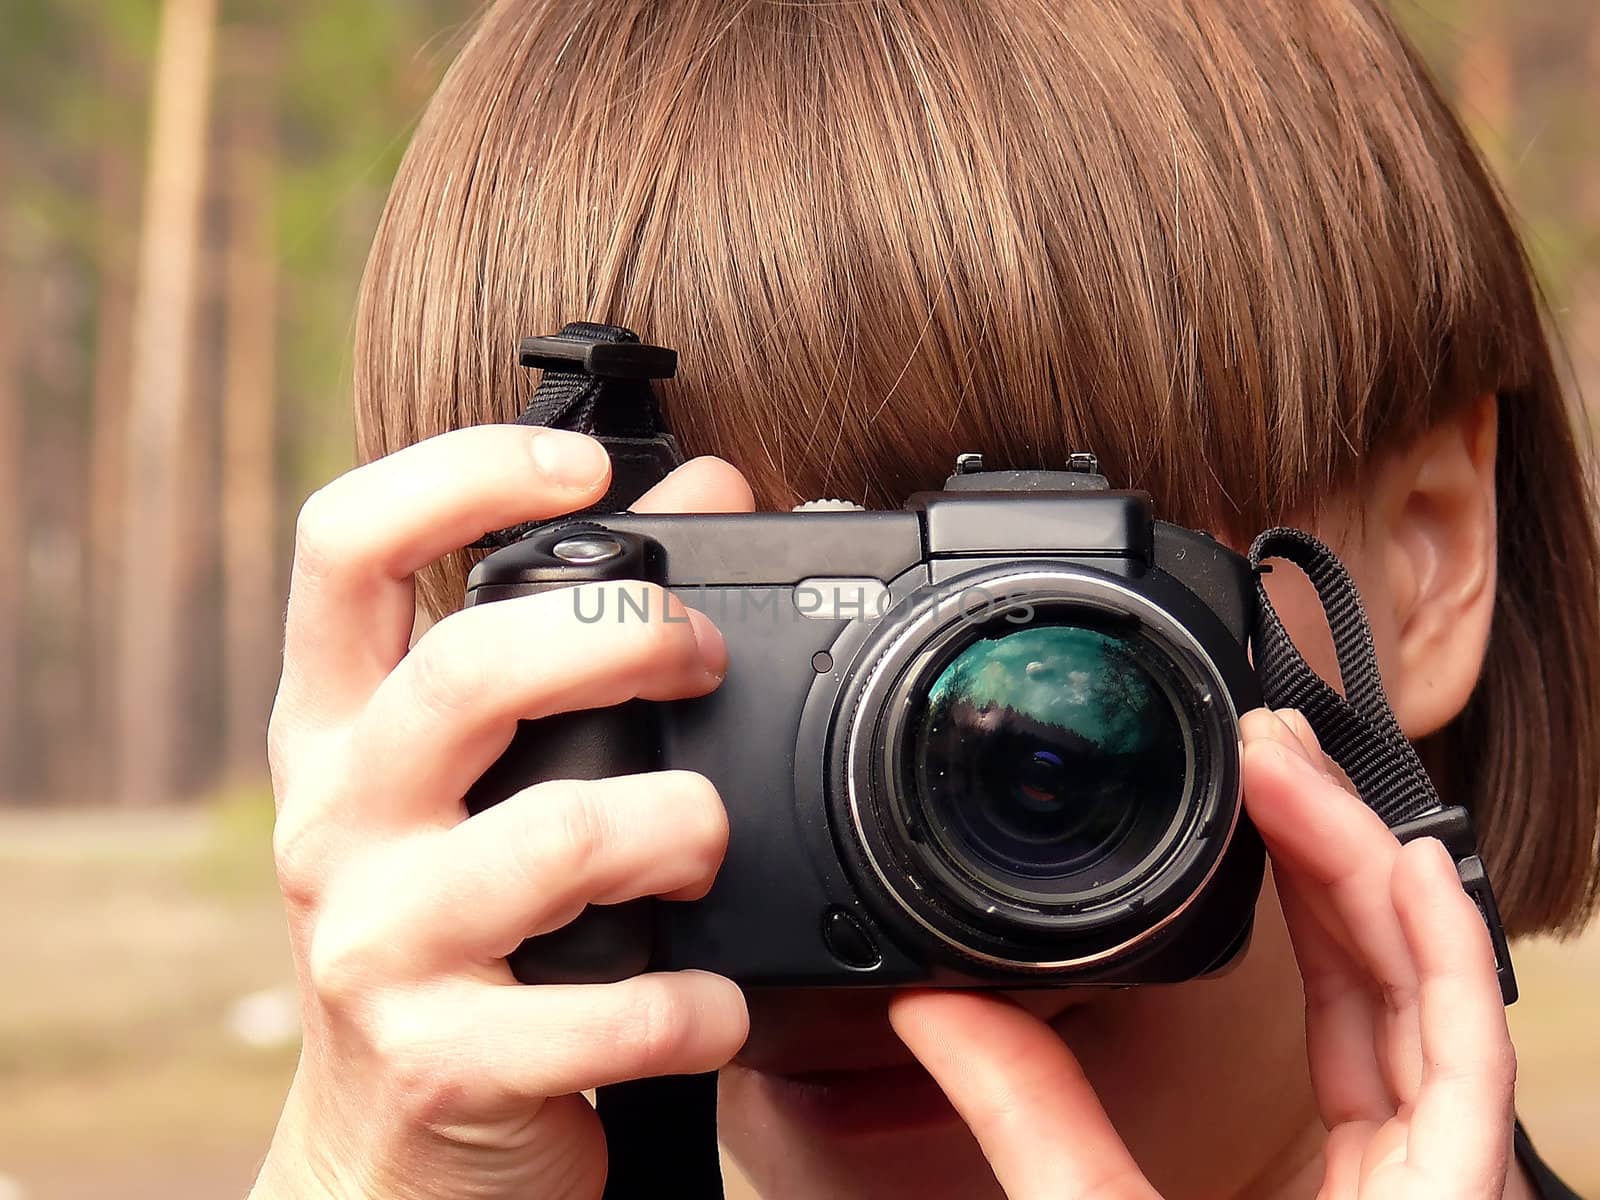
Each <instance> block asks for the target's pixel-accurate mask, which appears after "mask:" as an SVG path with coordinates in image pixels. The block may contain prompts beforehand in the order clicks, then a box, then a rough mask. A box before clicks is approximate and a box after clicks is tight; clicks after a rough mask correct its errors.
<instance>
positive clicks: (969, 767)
mask: <svg viewBox="0 0 1600 1200" xmlns="http://www.w3.org/2000/svg"><path fill="white" fill-rule="evenodd" d="M980 601H981V603H979V602H980ZM1210 620H1212V618H1211V617H1210V614H1209V611H1208V610H1203V609H1201V608H1200V607H1199V606H1198V602H1197V601H1195V600H1194V598H1193V597H1192V596H1190V595H1188V593H1186V592H1183V591H1182V590H1181V589H1179V588H1177V587H1175V586H1171V587H1169V586H1167V585H1166V584H1165V583H1164V582H1163V581H1162V580H1160V579H1159V578H1147V579H1143V580H1139V581H1137V585H1135V583H1134V582H1132V581H1129V580H1125V579H1122V578H1118V577H1116V576H1113V575H1111V574H1110V573H1109V572H1101V571H1098V570H1096V569H1094V568H1093V567H1085V566H1080V565H1077V564H1058V563H1043V564H1039V565H1037V566H1029V567H1019V566H1018V565H1016V564H997V565H996V566H994V567H992V568H986V569H980V570H976V571H971V572H968V573H965V574H960V575H954V576H952V577H951V578H949V579H947V580H944V581H942V582H941V584H940V586H938V587H937V588H936V589H930V590H929V592H927V593H924V594H923V595H922V596H921V597H919V598H918V601H917V602H916V604H915V607H908V609H907V610H906V612H905V614H904V616H903V617H902V619H901V620H900V621H899V622H897V623H894V624H887V623H885V624H882V625H880V627H879V628H878V630H877V631H875V634H876V636H875V638H874V639H873V640H871V641H868V642H867V643H866V644H865V645H864V646H863V648H862V650H861V651H860V652H859V654H860V658H859V660H858V661H860V662H862V663H864V664H869V665H868V666H867V668H866V669H864V670H858V671H856V672H854V673H853V682H852V684H851V686H850V687H849V688H848V690H847V691H846V692H845V693H844V695H843V697H842V698H841V701H840V705H839V707H838V708H837V709H836V710H835V713H836V717H835V719H837V716H838V715H846V716H847V717H848V725H847V726H845V727H844V729H843V731H842V732H843V733H844V736H843V737H840V738H838V739H836V740H835V741H834V743H833V745H834V747H835V749H834V752H833V753H834V755H835V757H833V758H832V759H831V764H832V765H831V767H830V771H833V772H837V774H834V775H833V776H832V778H833V779H834V780H835V781H836V782H835V783H834V784H833V785H832V789H831V791H830V798H831V799H832V801H833V802H834V803H835V804H836V805H837V806H838V807H837V808H836V810H835V811H836V814H837V817H838V820H839V822H840V823H839V825H838V826H836V828H837V829H839V830H840V831H841V832H842V833H843V834H844V835H845V836H844V837H842V838H840V840H839V841H838V845H839V847H840V849H841V851H842V852H843V853H844V854H845V855H846V861H847V864H848V865H850V866H851V867H852V869H857V870H859V872H860V873H858V874H857V875H856V879H857V880H858V881H859V884H860V886H861V887H862V888H863V890H864V892H865V893H866V894H868V895H869V896H872V897H876V898H877V899H878V900H882V901H886V902H887V904H886V907H885V908H883V909H882V913H883V919H885V920H886V921H887V922H888V923H890V924H891V925H896V926H897V927H898V929H899V931H900V933H901V935H902V936H905V937H908V938H909V939H911V942H912V944H919V945H924V946H926V947H927V950H926V951H925V952H927V953H931V954H934V955H939V956H948V958H947V961H951V962H954V963H957V964H961V965H962V966H963V968H966V967H970V966H971V965H972V964H974V963H977V964H983V965H984V966H985V969H986V968H987V967H988V966H994V965H998V966H1001V967H1004V968H1005V969H1008V970H1009V969H1013V968H1017V967H1021V968H1024V969H1027V970H1034V969H1040V970H1057V969H1065V968H1067V967H1069V966H1070V967H1073V968H1077V967H1081V966H1084V965H1085V964H1087V963H1090V962H1100V961H1107V960H1109V959H1111V958H1113V957H1115V956H1117V955H1120V954H1122V953H1124V952H1126V953H1129V954H1132V953H1134V950H1133V947H1135V946H1138V945H1141V944H1143V943H1144V942H1145V940H1146V939H1147V938H1149V937H1150V936H1152V935H1153V934H1154V933H1155V932H1156V931H1157V930H1159V929H1163V928H1165V927H1167V926H1168V925H1169V924H1170V923H1171V922H1172V921H1173V920H1175V919H1176V918H1177V917H1178V915H1179V914H1180V913H1182V912H1183V911H1185V910H1186V909H1188V907H1189V906H1190V904H1191V902H1192V901H1194V900H1195V899H1196V898H1197V897H1198V896H1199V895H1200V893H1201V892H1202V891H1203V890H1204V889H1205V888H1206V887H1207V886H1208V884H1209V881H1210V880H1211V878H1212V877H1213V875H1214V874H1215V873H1216V871H1217V870H1218V869H1219V868H1220V865H1221V863H1222V859H1223V856H1224V854H1225V852H1226V850H1227V848H1228V847H1229V846H1230V845H1231V844H1232V842H1233V838H1234V832H1235V829H1236V828H1237V826H1238V822H1239V818H1240V814H1241V812H1242V804H1241V796H1240V792H1239V773H1238V717H1237V715H1236V710H1235V708H1234V704H1233V699H1232V693H1231V691H1230V686H1231V685H1232V684H1234V683H1235V682H1237V683H1238V684H1239V685H1240V686H1241V687H1243V688H1245V689H1248V686H1249V683H1250V680H1249V676H1248V672H1249V664H1248V660H1244V659H1243V655H1242V652H1240V653H1237V654H1236V656H1234V657H1230V654H1233V653H1234V643H1232V642H1231V641H1229V640H1228V636H1229V635H1228V634H1227V632H1226V631H1225V630H1221V629H1219V628H1218V627H1216V626H1213V625H1211V624H1208V622H1209V621H1210ZM1214 652H1216V653H1217V654H1219V656H1220V660H1221V662H1222V663H1223V664H1225V666H1224V667H1220V668H1219V666H1218V659H1217V658H1214V657H1213V653H1214ZM1241 661H1242V665H1239V664H1240V662H1241ZM1225 671H1226V673H1224V672H1225ZM902 922H905V923H902ZM925 937H931V939H932V941H931V942H925V943H924V942H922V941H921V939H923V938H925Z"/></svg>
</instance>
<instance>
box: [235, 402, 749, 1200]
mask: <svg viewBox="0 0 1600 1200" xmlns="http://www.w3.org/2000/svg"><path fill="white" fill-rule="evenodd" d="M608 477H609V467H608V464H607V463H606V460H605V453H604V451H603V450H602V449H601V447H600V446H599V444H598V443H597V442H595V441H593V440H592V439H590V438H586V437H583V436H582V435H579V434H574V433H567V432H559V431H553V430H547V429H530V428H523V427H520V426H503V425H501V426H481V427H475V428H469V429H462V430H458V431H455V432H452V433H447V434H444V435H442V436H439V437H436V438H432V439H430V440H428V441H425V442H421V443H418V444H417V445H414V446H411V447H408V448H407V449H404V450H402V451H400V452H399V453H397V454H394V455H392V456H390V457H389V458H386V459H382V460H379V461H377V462H374V463H372V464H370V465H368V466H365V467H362V468H360V469H358V470H355V471H352V472H351V473H349V474H348V475H345V476H344V477H342V478H340V479H338V480H336V481H335V482H333V483H332V484H330V485H328V486H327V487H326V488H324V489H323V490H322V491H320V492H318V493H317V494H316V495H315V496H313V497H312V498H311V500H310V501H309V502H308V503H307V504H306V506H305V508H304V510H303V511H302V514H301V519H300V526H299V530H298V536H297V545H296V553H295V568H294V578H293V582H292V586H291V594H290V601H289V615H288V627H287V633H286V641H285V650H284V670H283V680H282V683H281V685H280V688H279V692H278V698H277V703H276V705H275V707H274V710H273V715H272V723H271V728H270V732H269V751H270V757H271V765H272V776H273V783H274V790H275V793H276V796H277V804H278V818H277V828H276V833H275V838H274V845H275V853H276V858H277V864H278V872H279V879H280V885H281V887H282V890H283V894H284V898H285V901H286V903H287V906H288V910H289V922H290V934H291V943H292V949H293V953H294V958H295V964H296V969H297V972H298V975H299V981H300V991H301V1009H302V1020H303V1025H304V1049H303V1051H302V1054H301V1059H300V1065H299V1069H298V1071H297V1073H296V1076H295V1080H294V1085H293V1087H292V1089H291V1092H290V1095H289V1099H288V1102H287V1105H286V1107H285V1110H284V1114H283V1117H282V1119H281V1120H280V1123H279V1126H278V1130H277V1133H276V1135H275V1137H274V1141H273V1147H272V1150H271V1152H270V1154H269V1155H268V1158H267V1161H266V1164H265V1166H264V1167H263V1169H262V1172H261V1176H260V1179H259V1181H258V1183H257V1185H256V1188H255V1191H254V1193H253V1196H254V1200H288V1198H289V1197H304V1196H309V1195H317V1196H329V1197H334V1198H336V1200H357V1198H361V1200H366V1198H376V1197H384V1198H385V1200H405V1198H410V1197H421V1196H423V1195H424V1194H425V1195H426V1196H427V1197H429V1200H437V1198H440V1197H451V1196H460V1197H466V1196H471V1197H475V1198H478V1200H492V1198H494V1197H507V1198H510V1197H521V1196H526V1195H532V1194H537V1195H540V1196H545V1197H553V1198H560V1197H580V1196H581V1197H593V1196H597V1195H599V1193H600V1190H601V1187H602V1185H603V1181H604V1177H605V1169H606V1164H605V1143H604V1138H603V1135H602V1133H601V1130H600V1126H599V1122H598V1120H597V1118H596V1116H595V1114H594V1112H593V1110H592V1109H591V1108H590V1106H589V1104H588V1102H587V1101H586V1100H585V1099H584V1097H583V1096H582V1095H581V1094H580V1093H581V1092H583V1091H584V1090H586V1089H589V1088H594V1087H598V1086H602V1085H605V1084H609V1083H612V1082H616V1081H620V1080H625V1079H633V1078H640V1077H645V1076H654V1075H666V1074H680V1073H692V1072H700V1071H708V1070H714V1069H716V1068H718V1067H720V1066H721V1065H723V1064H724V1063H725V1062H727V1061H728V1060H729V1059H730V1058H731V1057H732V1056H733V1054H734V1053H735V1052H736V1051H737V1050H738V1048H739V1047H740V1045H741V1044H742V1043H743V1041H744V1038H745V1035H746V1032H747V1029H748V1017H747V1014H746V1011H745V1005H744V999H743V996H742V995H741V994H740V992H739V989H738V988H737V987H735V986H734V984H732V983H731V982H729V981H728V980H726V979H724V978H722V977H720V976H717V975H711V974H706V973H703V972H697V971H684V972H677V973H671V974H650V975H642V976H639V977H636V978H632V979H627V980H624V981H622V982H619V983H612V984H601V985H583V986H579V985H573V986H543V987H525V986H522V985H520V984H518V983H516V982H515V980H514V979H513V978H512V975H511V972H510V970H509V968H508V967H507V966H506V964H505V962H504V961H503V960H504V956H505V955H506V954H507V953H509V952H510V951H511V950H512V949H514V948H515V947H516V946H517V945H518V943H519V942H521V941H522V940H523V939H524V938H526V937H529V936H531V935H535V934H539V933H544V932H548V931H550V930H552V929H555V928H558V927H560V926H562V925H564V924H565V923H567V922H568V921H570V920H572V918H574V917H575V916H576V915H577V914H578V913H579V912H580V911H581V910H582V909H583V907H584V906H585V905H587V904H591V903H593V904H613V903H618V902H621V901H624V900H629V899H634V898H637V897H641V896H648V895H657V896H663V897H666V898H668V899H693V898H697V897H699V896H701V895H703V894H704V893H705V892H706V890H707V889H708V888H709V887H710V885H711V882H712V879H713V877H714V876H715V874H716V871H717V869H718V867H719V865H720V863H721V861H722V857H723V853H724V850H725V848H726V843H727V829H728V826H727V817H726V814H725V813H724V811H723V807H722V803H721V801H720V799H719V798H718V796H717V794H716V791H715V789H714V788H713V787H712V785H711V784H710V782H709V781H708V780H706V779H705V778H704V777H702V776H699V775H695V774H692V773H689V772H684V771H662V772H656V773H652V774H645V775H634V776H627V777H622V778H615V779H606V780H600V781H595V782H584V783H578V782H569V781H554V782H548V783H541V784H538V785H536V786H534V787H530V788H528V789H526V790H525V791H524V792H522V793H520V794H519V795H517V796H514V797H512V799H511V800H509V801H508V802H506V803H503V804H500V805H497V806H495V807H494V808H492V809H490V810H489V811H486V812H484V813H482V814H480V815H478V816H475V817H472V818H471V819H464V818H465V811H464V809H463V806H462V796H463V794H464V793H465V792H466V791H467V789H468V788H469V787H470V786H471V784H472V783H473V781H474V780H475V779H477V777H478V776H479V775H480V774H481V773H482V772H483V770H484V769H485V768H486V767H488V766H489V765H490V764H491V763H492V762H494V760H495V759H496V757H497V756H498V755H499V754H500V753H501V751H502V750H504V748H505V746H506V744H507V743H508V741H509V740H510V738H511V735H512V733H513V731H514V729H515V728H516V723H517V721H518V720H519V719H527V718H535V717H539V716H545V715H550V714H553V713H560V712H570V711H574V710H578V709H585V708H598V707H603V706H607V705H612V704H617V703H620V702H622V701H624V700H628V699H631V698H641V699H649V700H673V699H683V698H688V697H692V696H697V695H702V694H704V693H706V692H709V691H711V690H712V689H714V688H715V687H716V686H717V685H718V683H719V682H720V681H721V679H722V676H723V673H724V672H725V670H726V665H727V652H726V648H725V646H724V644H723V641H722V637H721V635H720V634H719V633H718V632H717V630H716V629H715V627H714V626H713V625H712V624H711V622H710V621H709V620H708V619H707V618H706V617H705V616H703V615H702V614H700V613H696V612H693V611H692V610H687V615H688V620H687V621H685V620H681V619H679V620H666V621H649V622H628V623H625V624H608V625H605V626H603V627H602V626H596V625H585V624H583V623H581V622H580V621H578V620H577V618H576V616H575V615H574V606H573V604H572V601H571V598H570V596H568V595H566V594H565V593H563V592H557V593H546V594H543V595H535V596H526V597H521V598H518V599H514V600H509V601H505V602H502V603H497V604H489V605H484V606H482V607H478V608H474V609H469V610H466V611H462V612H459V613H455V614H453V615H451V616H449V617H446V618H445V619H444V620H442V621H440V622H439V623H438V624H436V625H434V626H433V627H432V628H431V629H429V630H427V631H426V632H425V633H424V634H422V636H421V637H420V638H418V639H417V640H416V643H415V645H411V639H412V629H413V620H414V592H413V586H412V573H413V572H415V571H417V570H419V569H421V568H422V567H423V566H425V565H427V564H429V563H431V562H433V561H435V560H436V559H438V558H440V557H442V556H443V555H445V554H446V553H448V552H450V551H452V550H454V549H456V548H458V547H460V546H463V545H466V544H468V543H470V542H472V541H473V540H474V539H476V538H477V537H479V536H480V535H482V534H483V533H485V532H486V531H488V530H492V529H498V528H502V527H505V526H508V525H512V524H515V523H517V522H521V521H527V520H539V519H544V518H549V517H554V516H559V515H561V514H564V513H567V512H572V511H576V510H579V509H582V508H584V507H585V506H587V505H589V504H592V503H594V502H596V501H597V500H598V499H599V498H600V497H601V495H603V494H604V491H605V487H606V482H607V479H608ZM636 507H637V508H639V509H641V510H644V509H651V510H654V511H706V512H715V511H743V510H748V509H749V508H750V507H751V499H750V491H749V488H748V486H747V485H746V484H745V482H744V480H743V479H742V477H740V476H739V474H738V472H737V471H735V470H734V469H733V468H732V467H730V466H728V465H727V464H726V463H722V462H720V461H718V460H714V459H699V460H696V461H694V462H692V463H689V464H688V465H686V466H685V467H683V468H681V469H680V470H679V471H677V472H676V473H674V474H673V475H672V476H671V477H670V478H669V479H667V480H666V481H664V482H663V483H662V484H660V485H659V486H658V487H657V488H655V489H654V490H653V491H652V492H651V493H650V494H649V495H648V496H646V497H645V498H644V499H643V500H642V501H641V502H640V503H639V505H637V506H636ZM583 586H585V587H587V588H592V589H600V588H606V589H620V588H626V589H628V590H630V591H643V590H653V591H659V590H660V589H658V588H655V587H654V585H649V584H642V583H625V584H587V585H583ZM658 599H659V598H658ZM673 604H674V607H675V608H676V613H675V615H676V616H678V617H680V618H681V617H682V616H683V615H684V614H685V611H686V610H683V609H682V607H681V606H678V605H676V602H675V601H674V602H673Z"/></svg>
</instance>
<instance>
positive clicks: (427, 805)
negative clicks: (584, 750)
mask: <svg viewBox="0 0 1600 1200" xmlns="http://www.w3.org/2000/svg"><path fill="white" fill-rule="evenodd" d="M726 670H727V647H726V645H725V643H724V642H723V640H722V635H721V634H720V633H718V632H717V629H716V627H715V625H713V624H712V622H711V620H710V618H708V617H706V616H705V615H704V614H703V613H700V612H697V611H695V610H693V609H689V608H686V607H684V605H683V604H682V603H681V602H680V601H679V600H678V599H677V598H676V597H675V596H673V595H671V593H669V592H667V591H666V590H665V589H664V588H661V587H659V586H657V585H655V584H649V583H637V582H626V583H587V584H580V585H577V586H574V587H569V588H559V589H556V590H554V591H549V592H542V593H539V594H537V595H531V596H517V597H513V598H512V599H509V600H497V601H495V602H494V603H492V604H484V605H480V606H478V607H476V608H469V609H463V610H462V611H460V612H457V613H453V614H451V615H450V616H448V617H446V618H445V619H444V620H442V621H440V622H439V623H438V624H437V625H435V626H433V628H431V629H429V630H428V632H427V633H425V634H424V635H423V636H422V638H421V639H420V640H419V641H418V642H417V644H416V646H415V647H414V648H413V649H412V651H411V653H410V654H408V655H406V657H405V659H404V660H403V661H402V662H401V663H400V665H399V666H397V667H396V668H395V669H394V671H393V672H392V673H391V674H390V676H389V677H388V678H387V679H385V680H384V681H383V683H382V684H381V685H379V687H378V690H377V691H376V692H375V693H374V695H373V697H372V701H371V703H370V704H369V705H368V706H367V709H366V711H364V712H363V713H362V714H361V717H360V719H359V720H358V721H357V722H356V725H355V727H354V729H353V730H352V731H351V735H350V753H351V755H352V756H353V760H354V761H355V762H356V763H357V764H360V766H361V791H360V794H359V796H356V797H344V798H343V799H342V800H341V801H340V803H341V804H342V806H343V812H342V813H341V814H340V815H342V816H343V817H345V818H346V819H349V820H352V821H355V822H361V821H368V820H376V821H391V822H397V823H399V824H401V825H403V826H409V825H411V824H414V823H415V822H416V821H417V820H419V819H432V820H436V821H440V822H448V823H452V824H453V823H454V822H455V821H456V820H458V819H459V818H460V813H461V797H462V796H463V795H464V794H465V793H466V791H467V790H468V788H470V787H471V786H472V784H473V782H474V781H475V780H477V778H478V777H479V776H480V775H482V774H483V772H484V771H485V770H487V769H488V767H489V766H490V764H492V763H493V762H494V761H495V759H496V758H498V757H499V756H500V755H501V754H502V753H503V752H504V751H505V749H506V746H507V745H508V744H509V743H510V741H511V737H512V734H513V733H514V732H515V730H516V725H517V722H518V721H519V720H530V721H531V720H537V719H538V718H540V717H545V716H550V715H552V714H555V713H564V712H575V711H578V710H580V709H591V708H606V707H609V706H611V705H614V704H620V703H622V702H623V701H625V700H632V699H643V700H678V699H683V698H686V697H690V696H700V695H704V694H705V693H706V692H709V691H711V690H712V689H713V688H715V687H716V686H717V684H719V683H720V682H721V681H722V677H723V675H724V674H725V673H726Z"/></svg>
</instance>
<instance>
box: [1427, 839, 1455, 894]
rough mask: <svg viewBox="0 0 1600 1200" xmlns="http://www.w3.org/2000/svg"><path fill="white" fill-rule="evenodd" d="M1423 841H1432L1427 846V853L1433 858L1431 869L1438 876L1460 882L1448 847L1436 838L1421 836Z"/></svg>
mask: <svg viewBox="0 0 1600 1200" xmlns="http://www.w3.org/2000/svg"><path fill="white" fill-rule="evenodd" d="M1422 840H1423V841H1425V842H1432V843H1433V845H1431V846H1429V847H1428V854H1429V856H1430V857H1431V858H1432V859H1433V869H1434V870H1435V871H1437V872H1438V873H1439V878H1440V879H1444V878H1446V877H1448V878H1450V879H1453V880H1455V881H1456V882H1458V883H1459V882H1460V880H1461V873H1460V872H1459V871H1457V870H1456V860H1455V859H1454V858H1453V857H1451V854H1450V850H1449V848H1448V847H1447V846H1446V845H1445V844H1444V842H1442V841H1440V840H1439V839H1438V838H1435V837H1430V838H1423V839H1422Z"/></svg>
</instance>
